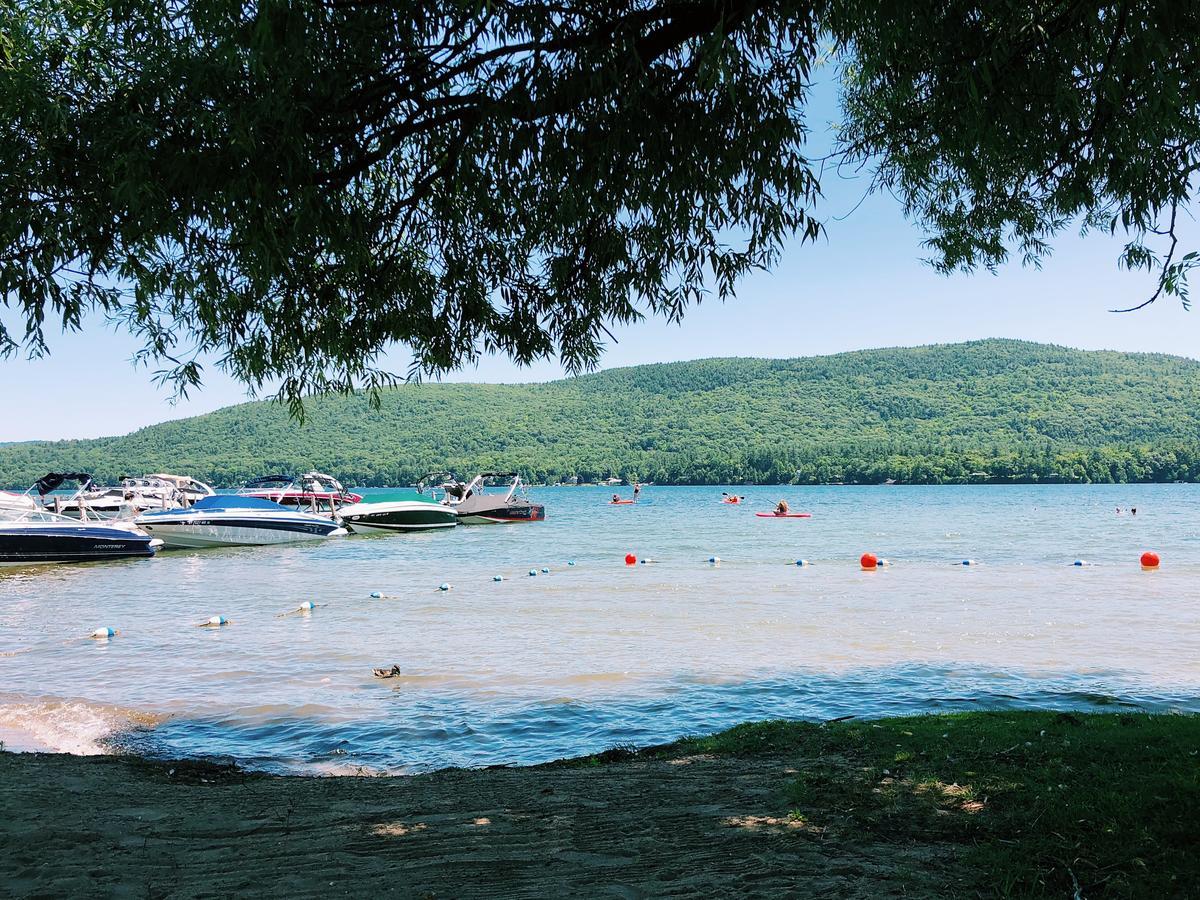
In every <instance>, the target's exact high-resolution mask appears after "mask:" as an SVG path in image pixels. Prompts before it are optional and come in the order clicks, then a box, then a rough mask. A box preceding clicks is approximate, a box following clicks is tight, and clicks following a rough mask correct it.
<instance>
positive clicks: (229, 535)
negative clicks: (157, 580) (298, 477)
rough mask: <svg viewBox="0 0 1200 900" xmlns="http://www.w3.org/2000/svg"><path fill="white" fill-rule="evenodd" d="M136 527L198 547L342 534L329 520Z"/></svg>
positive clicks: (180, 544) (191, 521)
mask: <svg viewBox="0 0 1200 900" xmlns="http://www.w3.org/2000/svg"><path fill="white" fill-rule="evenodd" d="M139 526H140V527H141V528H144V529H145V530H146V531H147V532H149V533H150V534H152V535H154V536H155V537H159V538H162V540H163V542H164V543H165V545H166V546H167V547H176V548H181V549H202V548H207V547H258V546H263V545H266V544H290V543H293V542H295V541H312V540H322V539H324V538H327V537H337V536H340V535H343V534H345V533H346V529H344V528H342V527H341V526H339V525H338V524H337V523H336V522H333V521H320V520H317V521H302V520H291V521H287V520H279V521H273V522H263V521H257V520H252V519H221V518H215V517H213V518H204V517H197V518H194V519H183V518H180V519H177V520H169V521H161V520H160V521H156V522H139Z"/></svg>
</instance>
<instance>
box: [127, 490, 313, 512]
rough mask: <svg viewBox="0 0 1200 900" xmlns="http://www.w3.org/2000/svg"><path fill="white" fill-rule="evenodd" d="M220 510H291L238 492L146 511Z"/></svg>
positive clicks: (214, 495)
mask: <svg viewBox="0 0 1200 900" xmlns="http://www.w3.org/2000/svg"><path fill="white" fill-rule="evenodd" d="M193 509H197V510H201V511H204V510H209V511H212V510H218V509H261V510H270V511H272V512H289V511H290V510H287V509H285V508H284V507H282V506H280V505H279V504H278V503H272V502H271V501H270V500H260V499H259V498H258V497H242V496H240V495H238V494H213V495H212V496H210V497H202V498H201V499H199V500H197V501H196V502H195V503H193V504H192V505H191V506H190V507H188V508H186V509H162V510H156V511H155V512H151V513H145V514H144V515H147V516H163V515H167V516H177V515H179V514H180V513H186V512H189V511H190V510H193Z"/></svg>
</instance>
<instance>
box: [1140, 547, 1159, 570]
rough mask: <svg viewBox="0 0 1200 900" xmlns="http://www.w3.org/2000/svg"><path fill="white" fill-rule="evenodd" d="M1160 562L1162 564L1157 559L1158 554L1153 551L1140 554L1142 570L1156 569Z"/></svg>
mask: <svg viewBox="0 0 1200 900" xmlns="http://www.w3.org/2000/svg"><path fill="white" fill-rule="evenodd" d="M1160 562H1162V560H1160V559H1159V558H1158V554H1157V553H1155V552H1154V551H1153V550H1147V551H1146V552H1145V553H1143V554H1142V568H1143V569H1157V568H1158V564H1159V563H1160Z"/></svg>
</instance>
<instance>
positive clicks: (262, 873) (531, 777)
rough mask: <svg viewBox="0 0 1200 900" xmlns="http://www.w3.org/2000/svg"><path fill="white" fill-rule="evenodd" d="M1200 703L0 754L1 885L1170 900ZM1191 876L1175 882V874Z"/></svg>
mask: <svg viewBox="0 0 1200 900" xmlns="http://www.w3.org/2000/svg"><path fill="white" fill-rule="evenodd" d="M1198 753H1200V716H1186V715H1169V714H1156V715H1155V714H1145V713H1087V714H1083V713H1056V712H1039V711H1020V712H1018V711H993V712H974V713H955V714H943V715H929V716H916V717H907V718H900V719H882V720H864V721H861V722H860V721H854V720H852V721H844V722H833V723H826V724H824V725H820V724H812V723H803V722H764V723H757V724H749V725H741V726H737V727H736V728H733V729H730V730H729V731H725V732H721V733H720V734H717V735H713V736H710V737H703V738H692V739H687V740H683V741H679V742H676V743H672V744H668V745H663V746H659V747H649V748H644V749H641V750H624V749H617V750H610V751H606V752H605V753H600V754H595V755H592V756H586V757H581V758H575V759H567V760H559V761H557V762H552V763H546V764H542V765H539V766H531V767H523V768H515V767H493V768H484V769H445V770H441V771H438V772H433V773H429V774H418V775H402V776H366V777H359V776H351V775H342V776H336V777H329V776H294V775H293V776H288V775H268V774H262V773H257V772H248V771H244V770H241V769H239V768H236V767H231V766H219V765H215V764H212V763H203V762H193V761H175V762H160V761H156V760H146V759H142V758H138V757H131V756H90V757H78V756H69V755H65V754H46V753H11V752H4V753H0V799H2V800H3V805H4V808H5V810H6V813H7V814H6V815H5V816H4V817H0V847H4V848H5V849H4V851H3V853H0V883H4V884H6V886H7V887H8V889H9V890H11V891H13V893H15V894H16V895H24V894H47V893H48V894H55V895H64V894H86V893H96V892H104V893H133V892H135V891H136V892H137V893H141V894H146V895H149V896H164V895H172V896H176V895H181V896H192V895H195V894H197V893H205V892H208V893H216V894H226V893H245V892H253V893H260V894H261V893H267V894H290V895H315V894H317V893H321V894H327V893H332V892H333V891H337V892H339V893H351V894H358V893H363V892H366V891H368V890H380V891H384V892H387V893H392V894H396V893H399V894H402V895H406V896H437V897H442V896H455V897H459V896H514V895H515V896H597V895H606V896H619V897H642V896H656V895H660V894H663V893H672V892H675V893H683V894H705V895H708V894H712V895H740V896H746V895H753V896H758V895H764V896H765V895H775V896H778V895H779V894H780V893H784V894H796V895H801V896H807V895H814V894H816V895H831V896H849V897H878V896H901V895H904V896H913V895H916V896H976V895H977V894H983V895H994V894H997V893H1001V894H1003V893H1019V894H1024V895H1032V896H1040V895H1046V896H1064V895H1065V896H1071V895H1072V893H1073V892H1075V891H1078V892H1079V895H1081V896H1087V897H1089V898H1090V897H1094V896H1105V895H1111V896H1131V895H1132V896H1168V895H1176V896H1178V895H1181V894H1185V893H1186V892H1187V891H1188V890H1190V889H1192V888H1193V887H1194V886H1195V885H1196V884H1198V883H1200V854H1197V853H1196V845H1197V840H1196V837H1195V834H1194V832H1195V826H1194V812H1195V810H1196V809H1197V808H1200V757H1198V756H1197V754H1198ZM1189 886H1190V887H1189Z"/></svg>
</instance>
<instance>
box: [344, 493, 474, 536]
mask: <svg viewBox="0 0 1200 900" xmlns="http://www.w3.org/2000/svg"><path fill="white" fill-rule="evenodd" d="M338 518H340V519H341V520H342V522H343V523H345V525H346V527H347V528H349V529H350V530H351V531H353V532H355V533H356V534H382V533H385V532H395V531H422V530H425V529H429V528H453V527H454V526H455V525H457V524H458V515H457V514H456V513H455V512H454V510H453V509H451V508H450V507H448V506H445V505H444V504H441V503H439V502H437V501H436V500H434V499H432V498H430V497H427V496H425V495H422V494H419V493H417V492H415V491H389V492H387V493H384V494H372V495H370V496H369V497H366V498H365V499H364V500H363V501H362V502H361V503H354V504H351V505H350V506H344V507H342V508H341V509H339V510H338Z"/></svg>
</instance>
